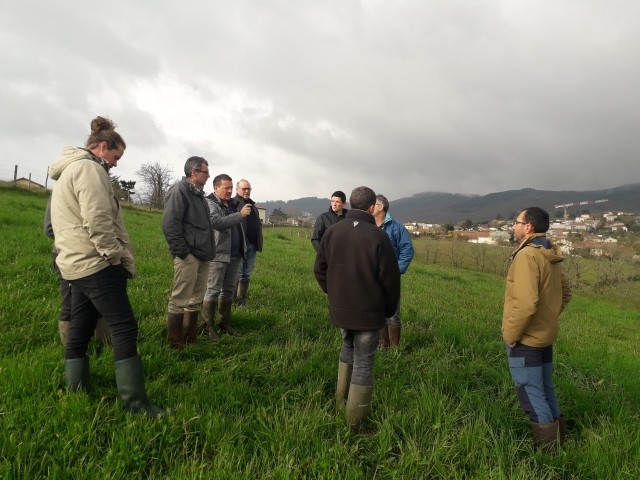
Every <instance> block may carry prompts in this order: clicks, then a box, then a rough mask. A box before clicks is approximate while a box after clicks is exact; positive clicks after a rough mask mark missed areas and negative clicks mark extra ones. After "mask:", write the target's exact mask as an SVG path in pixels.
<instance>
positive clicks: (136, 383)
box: [115, 355, 163, 418]
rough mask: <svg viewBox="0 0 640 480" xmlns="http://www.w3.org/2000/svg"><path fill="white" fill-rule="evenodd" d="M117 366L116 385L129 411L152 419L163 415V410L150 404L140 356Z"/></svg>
mask: <svg viewBox="0 0 640 480" xmlns="http://www.w3.org/2000/svg"><path fill="white" fill-rule="evenodd" d="M115 366H116V383H117V384H118V393H120V398H121V399H122V402H123V403H124V406H125V408H126V409H127V410H129V411H130V412H132V413H143V414H147V415H149V416H150V417H151V418H154V417H157V416H158V415H161V414H162V413H163V411H162V409H161V408H159V407H156V406H155V405H152V404H151V403H149V399H148V398H147V394H146V392H145V389H144V375H143V373H142V361H141V360H140V357H139V356H137V355H136V356H135V357H131V358H126V359H124V360H118V361H117V362H115Z"/></svg>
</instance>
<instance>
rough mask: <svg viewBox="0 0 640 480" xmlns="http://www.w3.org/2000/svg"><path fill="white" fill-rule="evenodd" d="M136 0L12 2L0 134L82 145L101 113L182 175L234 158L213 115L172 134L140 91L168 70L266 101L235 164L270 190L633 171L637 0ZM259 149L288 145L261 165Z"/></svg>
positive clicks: (200, 93)
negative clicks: (196, 131) (195, 130)
mask: <svg viewBox="0 0 640 480" xmlns="http://www.w3.org/2000/svg"><path fill="white" fill-rule="evenodd" d="M130 3H132V2H129V3H126V2H114V3H110V4H109V5H105V4H102V5H101V6H100V7H96V5H95V4H92V3H90V2H80V1H67V2H61V3H56V4H55V5H54V4H50V5H49V4H47V3H45V4H41V3H35V2H32V1H31V0H28V1H26V2H11V3H10V5H8V6H6V7H3V10H4V13H2V14H0V25H1V27H2V28H1V30H0V31H1V32H2V33H0V39H2V42H0V55H1V57H2V60H3V64H4V67H3V70H2V71H3V74H2V77H1V78H0V85H2V89H1V90H0V101H1V102H2V105H3V110H4V111H5V112H6V113H5V114H3V116H2V117H1V119H0V127H1V130H0V138H3V139H4V141H5V143H6V144H7V145H9V146H10V148H11V149H12V150H11V151H10V152H9V153H10V154H11V155H12V158H15V162H16V163H21V162H23V161H26V159H25V154H24V148H20V147H21V145H22V144H24V145H25V146H26V145H29V148H30V149H33V148H37V145H36V146H34V142H33V140H34V138H38V137H41V136H43V135H45V134H46V135H48V136H49V137H55V138H59V141H60V148H61V147H62V145H64V144H68V143H71V144H79V143H80V142H82V140H83V139H84V136H85V135H86V133H88V131H87V127H88V124H89V120H90V118H91V117H92V116H95V114H98V113H100V114H107V115H111V116H112V117H113V119H114V120H115V121H116V123H118V124H119V126H120V128H121V129H122V130H121V131H122V133H123V135H124V136H125V138H126V139H127V141H128V143H129V146H130V147H131V146H132V145H135V146H137V147H138V148H140V153H139V154H137V155H138V156H137V159H138V160H139V161H150V160H156V159H158V158H162V160H163V163H165V162H168V163H172V164H173V165H174V171H175V172H176V175H178V174H179V172H180V170H181V164H182V163H183V162H184V157H181V155H187V154H192V153H194V152H193V151H192V150H193V149H199V150H200V152H201V153H203V154H205V156H206V155H210V156H211V157H213V163H216V162H218V163H219V164H220V168H224V167H225V166H226V164H228V163H233V162H234V161H235V159H234V158H231V156H230V155H229V153H228V152H225V151H221V150H220V149H219V147H217V146H216V142H215V139H216V135H219V133H218V132H216V131H212V132H211V137H210V138H202V139H197V140H194V139H192V138H185V139H180V138H175V136H174V134H173V132H171V131H167V130H166V128H165V127H163V126H162V125H165V124H166V123H167V122H165V121H164V120H165V119H162V118H157V115H156V114H154V113H152V112H149V111H145V110H144V109H142V108H141V107H140V106H139V105H138V104H137V102H136V97H135V95H134V93H133V92H134V89H135V87H137V86H139V85H141V84H143V85H147V84H153V83H154V82H158V81H161V80H160V79H162V78H170V79H171V80H172V81H176V82H178V83H180V84H183V85H185V86H187V87H188V89H189V90H190V91H192V92H195V93H194V95H196V96H197V98H198V99H199V100H200V101H201V105H202V109H203V110H206V109H214V110H215V109H216V108H218V106H219V105H220V102H221V99H220V97H219V95H222V94H221V93H220V92H226V91H232V92H242V93H244V94H245V95H246V96H247V98H249V99H251V100H252V101H253V102H254V104H259V105H260V107H258V108H253V107H251V105H249V106H247V107H246V108H244V109H243V108H239V109H238V111H236V112H234V114H233V115H231V117H230V118H232V121H233V128H234V129H235V130H236V131H237V132H239V137H238V138H246V139H247V142H248V144H249V143H250V144H251V146H250V147H246V149H249V148H253V149H254V150H255V154H254V155H253V156H252V158H253V162H254V164H255V165H254V168H253V169H252V168H249V171H248V172H246V173H242V170H241V169H240V168H239V167H236V166H233V165H230V168H232V169H234V170H236V171H238V172H239V173H238V174H239V175H242V176H246V177H251V175H252V174H253V175H254V177H255V178H252V183H253V184H254V186H259V187H260V188H259V191H260V192H261V194H260V195H258V198H260V199H264V200H266V199H277V198H284V199H287V198H294V197H297V196H314V195H318V196H328V195H329V194H330V192H331V191H333V190H334V189H335V188H341V189H344V190H348V189H350V188H352V187H355V186H357V185H360V184H370V185H371V186H372V187H373V188H374V189H377V190H380V191H383V192H384V193H385V194H386V195H387V196H389V197H390V198H398V197H400V196H408V195H411V194H413V193H417V192H422V191H429V190H438V191H451V192H461V193H487V192H490V191H497V190H506V189H512V188H523V187H534V188H545V189H590V188H601V187H610V186H616V185H620V184H623V183H630V182H633V181H636V180H635V179H637V177H638V174H639V173H640V168H639V167H637V166H636V164H637V159H636V157H637V156H638V152H639V151H640V144H639V141H638V135H637V134H636V132H635V130H636V125H638V118H637V117H638V115H639V114H638V111H639V108H638V107H639V106H640V101H639V100H640V98H639V94H638V93H637V88H636V86H637V84H638V80H640V75H639V71H638V69H639V68H640V67H639V66H638V62H637V61H636V59H637V58H638V56H639V55H638V54H639V53H640V52H638V50H639V48H640V47H639V46H640V42H639V40H640V39H639V38H638V36H639V34H638V33H637V28H636V27H635V20H634V19H635V18H638V14H639V13H640V6H639V5H637V4H636V3H634V2H626V1H613V2H607V3H606V4H604V3H602V2H597V1H595V0H594V1H580V2H579V1H564V0H561V1H553V2H552V1H539V2H514V1H511V0H504V1H483V2H477V1H471V0H469V1H445V0H441V1H434V2H422V1H418V0H415V1H406V2H381V1H344V0H343V1H334V2H322V3H318V2H311V1H265V2H253V1H248V0H246V1H237V2H222V1H213V2H204V1H202V2H186V3H185V2H182V3H176V2H168V1H164V2H163V1H161V2H150V1H143V2H135V4H134V5H130ZM98 8H99V9H100V10H98ZM166 115H171V113H170V112H169V113H166ZM187 117H190V116H189V115H187ZM192 117H193V118H194V119H195V118H197V117H198V112H194V115H193V116H192ZM21 139H22V140H21ZM50 144H51V143H50V142H47V143H46V145H47V147H48V148H50ZM176 144H177V145H176ZM267 149H268V150H270V151H276V152H277V151H280V152H282V161H281V162H279V161H278V160H277V159H276V160H270V162H271V163H270V164H268V165H267V164H265V163H263V162H261V161H260V160H259V159H260V158H261V153H262V152H264V151H266V150H267ZM145 150H146V152H147V153H148V156H145V153H144V152H145ZM163 152H164V153H166V155H168V156H169V157H175V158H166V157H163V156H162V153H163ZM54 153H55V154H57V153H58V152H57V151H56V152H46V151H41V152H37V157H38V158H42V159H47V158H49V159H52V158H54V157H55V154H54ZM43 162H44V164H43V168H46V161H45V160H43ZM280 163H281V165H280ZM124 164H125V162H123V165H124ZM119 168H120V167H119ZM127 168H130V167H126V166H123V169H124V170H123V171H124V172H125V173H129V175H130V174H131V172H133V171H135V168H130V170H126V169H127ZM244 168H245V169H246V167H244ZM281 179H287V184H285V185H283V184H282V183H283V182H282V181H281Z"/></svg>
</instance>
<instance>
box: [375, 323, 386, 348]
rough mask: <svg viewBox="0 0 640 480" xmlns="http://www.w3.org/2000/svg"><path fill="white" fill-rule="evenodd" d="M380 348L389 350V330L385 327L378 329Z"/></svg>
mask: <svg viewBox="0 0 640 480" xmlns="http://www.w3.org/2000/svg"><path fill="white" fill-rule="evenodd" d="M378 346H379V347H380V348H389V329H388V328H387V326H386V325H385V326H384V327H382V328H381V329H380V340H379V341H378Z"/></svg>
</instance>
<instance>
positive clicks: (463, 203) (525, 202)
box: [258, 183, 640, 224]
mask: <svg viewBox="0 0 640 480" xmlns="http://www.w3.org/2000/svg"><path fill="white" fill-rule="evenodd" d="M602 199H607V200H608V201H607V202H603V203H587V204H584V205H579V204H578V203H579V202H593V201H595V200H602ZM567 203H576V205H574V206H571V207H568V212H569V213H570V214H572V215H575V214H577V213H578V212H581V211H583V210H588V211H590V212H593V213H597V212H600V213H602V212H608V211H612V212H618V211H624V212H639V211H640V183H636V184H630V185H623V186H621V187H616V188H609V189H604V190H586V191H576V190H566V191H564V190H563V191H552V190H535V189H533V188H523V189H522V190H508V191H505V192H497V193H489V194H487V195H462V194H459V193H444V192H424V193H417V194H415V195H413V196H411V197H406V198H400V199H398V200H394V201H392V202H391V206H390V212H391V215H393V217H394V218H396V219H398V220H399V221H401V222H423V223H451V224H456V223H459V222H462V221H464V220H467V219H469V220H471V221H472V222H484V221H490V220H493V219H495V218H498V217H500V218H504V219H510V218H512V217H514V216H515V215H516V214H517V213H518V212H520V211H521V210H522V209H524V208H526V207H531V206H538V207H542V208H544V209H545V210H547V211H548V212H549V214H550V215H551V216H552V217H553V216H554V215H555V212H556V211H558V210H560V211H563V209H556V208H555V205H563V204H567ZM258 204H259V205H260V206H261V207H264V208H266V209H267V216H268V215H270V214H271V212H272V211H273V210H274V209H276V208H279V209H281V210H282V211H284V212H285V213H287V214H289V215H293V216H299V215H301V214H302V213H303V212H309V213H311V214H312V215H314V216H317V215H319V214H320V213H322V212H324V211H326V210H328V208H329V199H328V198H317V197H306V198H299V199H297V200H289V201H286V202H285V201H281V200H276V201H269V202H262V203H260V202H259V203H258Z"/></svg>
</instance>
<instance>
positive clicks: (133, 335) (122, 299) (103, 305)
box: [64, 265, 138, 361]
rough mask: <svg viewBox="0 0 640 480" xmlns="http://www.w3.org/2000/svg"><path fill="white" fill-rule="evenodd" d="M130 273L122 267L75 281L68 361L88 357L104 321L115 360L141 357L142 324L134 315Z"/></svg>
mask: <svg viewBox="0 0 640 480" xmlns="http://www.w3.org/2000/svg"><path fill="white" fill-rule="evenodd" d="M128 279H129V272H127V270H126V269H125V268H124V267H123V266H122V265H112V266H109V267H107V268H105V269H104V270H100V271H99V272H97V273H94V274H92V275H89V276H87V277H84V278H80V279H78V280H71V281H70V282H69V283H70V284H71V325H70V328H69V337H68V339H67V347H66V349H65V352H64V358H65V359H67V360H71V359H74V358H84V357H86V356H87V347H88V345H89V340H91V337H92V336H93V332H94V330H95V329H96V323H97V322H98V319H99V318H100V317H102V318H104V320H105V321H106V322H107V325H109V330H111V338H112V341H113V356H114V360H115V361H118V360H125V359H127V358H131V357H135V356H136V355H137V354H138V349H137V341H138V323H137V321H136V318H135V316H134V314H133V310H132V308H131V303H130V302H129V296H128V295H127V281H128Z"/></svg>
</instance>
